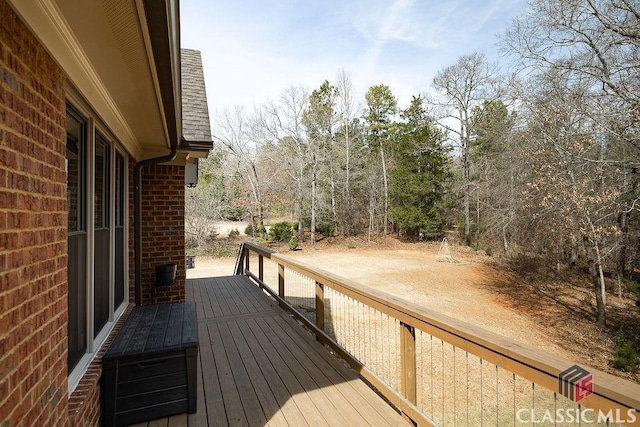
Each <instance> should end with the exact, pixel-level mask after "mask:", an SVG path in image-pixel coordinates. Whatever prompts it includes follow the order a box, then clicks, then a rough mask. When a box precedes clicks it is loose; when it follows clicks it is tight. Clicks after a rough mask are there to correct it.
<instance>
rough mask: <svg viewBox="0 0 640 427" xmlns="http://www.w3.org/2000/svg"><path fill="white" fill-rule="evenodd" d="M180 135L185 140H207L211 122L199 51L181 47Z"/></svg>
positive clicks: (209, 138)
mask: <svg viewBox="0 0 640 427" xmlns="http://www.w3.org/2000/svg"><path fill="white" fill-rule="evenodd" d="M180 53H181V61H180V63H181V65H182V135H183V136H184V139H185V140H187V141H198V142H207V141H212V139H211V124H210V122H209V108H208V105H207V93H206V89H205V83H204V73H203V71H202V56H201V54H200V51H198V50H193V49H181V51H180Z"/></svg>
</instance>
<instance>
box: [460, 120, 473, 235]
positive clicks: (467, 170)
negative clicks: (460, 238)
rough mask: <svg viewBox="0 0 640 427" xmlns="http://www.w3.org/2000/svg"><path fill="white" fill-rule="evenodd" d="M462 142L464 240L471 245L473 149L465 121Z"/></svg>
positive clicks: (463, 121)
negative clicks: (470, 145) (471, 156)
mask: <svg viewBox="0 0 640 427" xmlns="http://www.w3.org/2000/svg"><path fill="white" fill-rule="evenodd" d="M460 123H461V125H460V140H461V141H460V142H461V144H462V187H463V193H464V240H465V242H466V244H467V245H470V244H471V208H470V205H471V194H469V193H470V192H471V189H470V185H469V184H470V182H471V179H470V177H471V161H470V155H471V149H470V147H469V138H468V137H467V134H466V125H465V119H464V118H462V119H461V121H460Z"/></svg>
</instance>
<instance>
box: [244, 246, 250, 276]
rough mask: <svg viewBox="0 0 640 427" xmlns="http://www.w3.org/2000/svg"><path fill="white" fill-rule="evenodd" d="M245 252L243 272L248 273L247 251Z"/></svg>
mask: <svg viewBox="0 0 640 427" xmlns="http://www.w3.org/2000/svg"><path fill="white" fill-rule="evenodd" d="M245 250H246V252H245V253H244V271H247V272H248V271H250V270H249V249H248V248H247V249H245Z"/></svg>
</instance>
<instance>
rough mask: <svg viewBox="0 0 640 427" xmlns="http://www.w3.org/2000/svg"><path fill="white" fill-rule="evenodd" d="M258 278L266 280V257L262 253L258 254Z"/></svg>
mask: <svg viewBox="0 0 640 427" xmlns="http://www.w3.org/2000/svg"><path fill="white" fill-rule="evenodd" d="M258 279H260V281H261V282H264V257H263V256H262V254H258Z"/></svg>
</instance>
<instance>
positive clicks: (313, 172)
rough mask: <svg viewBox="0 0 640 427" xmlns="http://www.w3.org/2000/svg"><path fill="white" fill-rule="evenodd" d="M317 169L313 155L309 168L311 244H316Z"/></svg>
mask: <svg viewBox="0 0 640 427" xmlns="http://www.w3.org/2000/svg"><path fill="white" fill-rule="evenodd" d="M317 168H318V159H317V157H316V156H315V154H314V155H313V166H312V168H311V244H312V245H315V244H316V209H317V207H316V192H317V183H316V181H317Z"/></svg>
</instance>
